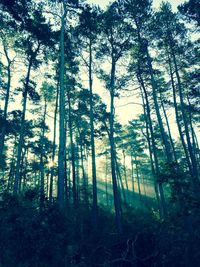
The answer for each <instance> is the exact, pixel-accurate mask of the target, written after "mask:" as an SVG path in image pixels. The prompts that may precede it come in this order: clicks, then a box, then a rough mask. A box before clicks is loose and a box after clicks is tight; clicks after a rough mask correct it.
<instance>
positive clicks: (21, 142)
mask: <svg viewBox="0 0 200 267" xmlns="http://www.w3.org/2000/svg"><path fill="white" fill-rule="evenodd" d="M38 49H39V48H38ZM32 60H33V58H32V57H31V58H30V61H29V65H28V71H27V75H26V83H25V88H24V92H23V110H22V118H21V127H20V134H19V143H18V150H17V164H16V173H15V182H14V190H13V192H14V194H17V193H18V191H19V180H20V169H21V156H22V148H23V145H24V127H25V116H26V105H27V97H28V86H29V81H30V73H31V67H32Z"/></svg>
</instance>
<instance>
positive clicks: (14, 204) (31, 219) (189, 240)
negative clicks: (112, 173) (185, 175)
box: [0, 191, 200, 267]
mask: <svg viewBox="0 0 200 267" xmlns="http://www.w3.org/2000/svg"><path fill="white" fill-rule="evenodd" d="M38 199H39V198H38V193H37V192H36V191H27V192H26V193H25V194H24V195H23V196H20V197H15V196H12V195H9V194H4V195H3V197H2V200H1V201H0V253H1V254H0V267H14V266H15V267H47V266H48V267H65V266H88V267H90V266H94V267H97V266H105V267H106V266H116V267H117V266H135V267H141V266H147V267H156V266H158V267H171V266H174V267H176V266H177V267H179V266H185V267H186V266H188V267H192V266H194V267H195V266H196V267H198V266H199V262H200V261H199V259H200V252H199V247H200V239H199V236H200V235H199V233H200V227H199V225H200V224H199V217H198V216H196V217H194V216H192V215H190V216H188V217H187V218H185V217H184V216H182V215H181V213H178V212H174V213H172V214H171V215H170V216H169V217H168V218H166V219H165V220H160V219H159V216H158V213H157V211H156V210H153V209H139V208H138V209H134V208H133V207H126V208H124V212H123V234H122V235H118V234H117V231H116V228H115V217H114V214H113V213H112V212H111V211H110V210H108V209H106V208H104V207H103V206H102V207H99V217H98V227H97V226H96V227H95V226H94V225H93V223H92V217H91V207H90V206H89V207H88V206H87V207H86V206H85V205H84V204H83V203H80V204H79V206H78V207H76V208H74V207H73V206H71V205H69V206H66V209H65V211H64V212H61V211H60V210H59V208H58V206H57V204H56V203H55V204H50V203H49V202H48V201H47V200H46V201H44V203H43V205H41V203H39V200H38ZM191 227H195V228H191Z"/></svg>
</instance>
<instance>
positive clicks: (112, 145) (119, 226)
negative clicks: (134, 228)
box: [109, 55, 122, 234]
mask: <svg viewBox="0 0 200 267" xmlns="http://www.w3.org/2000/svg"><path fill="white" fill-rule="evenodd" d="M115 68H116V62H115V60H114V58H113V55H112V67H111V77H110V135H109V139H110V154H111V173H112V184H113V195H114V206H115V216H116V225H117V230H118V233H119V234H122V214H121V210H120V198H119V191H118V187H117V175H116V165H115V164H116V162H115V141H114V89H115Z"/></svg>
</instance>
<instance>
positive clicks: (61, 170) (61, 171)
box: [58, 2, 66, 209]
mask: <svg viewBox="0 0 200 267" xmlns="http://www.w3.org/2000/svg"><path fill="white" fill-rule="evenodd" d="M65 17H66V6H65V3H64V2H63V15H62V18H61V32H60V92H59V93H60V94H59V151H58V203H59V206H60V208H61V209H63V207H64V201H65V196H64V191H65V190H64V186H65V155H64V154H65V88H64V75H65V44H64V35H65Z"/></svg>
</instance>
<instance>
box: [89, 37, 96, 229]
mask: <svg viewBox="0 0 200 267" xmlns="http://www.w3.org/2000/svg"><path fill="white" fill-rule="evenodd" d="M89 54H90V56H89V88H90V131H91V149H92V191H93V202H92V211H93V226H94V227H95V229H97V222H98V204H97V177H96V157H95V141H94V114H93V88H92V84H93V80H92V41H91V39H90V43H89Z"/></svg>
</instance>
